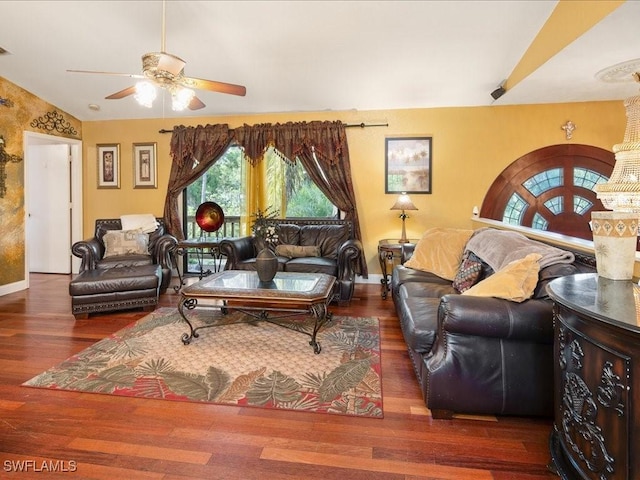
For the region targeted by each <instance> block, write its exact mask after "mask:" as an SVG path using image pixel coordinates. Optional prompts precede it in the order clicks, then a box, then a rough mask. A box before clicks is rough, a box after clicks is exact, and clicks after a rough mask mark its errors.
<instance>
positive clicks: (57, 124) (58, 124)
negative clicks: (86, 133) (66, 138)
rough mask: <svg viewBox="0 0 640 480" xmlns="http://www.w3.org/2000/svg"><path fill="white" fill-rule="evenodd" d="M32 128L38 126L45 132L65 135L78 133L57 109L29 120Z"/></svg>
mask: <svg viewBox="0 0 640 480" xmlns="http://www.w3.org/2000/svg"><path fill="white" fill-rule="evenodd" d="M30 125H31V126H32V127H33V128H39V129H40V130H44V131H46V132H54V131H55V132H58V133H63V134H66V135H78V132H77V131H76V130H75V129H74V128H73V127H72V126H71V124H70V123H69V122H67V121H66V120H65V119H64V117H63V116H62V114H61V113H58V111H57V110H54V111H52V112H47V113H45V114H44V116H42V117H40V118H37V119H35V120H32V121H31V124H30Z"/></svg>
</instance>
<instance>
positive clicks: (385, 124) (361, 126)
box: [158, 123, 389, 133]
mask: <svg viewBox="0 0 640 480" xmlns="http://www.w3.org/2000/svg"><path fill="white" fill-rule="evenodd" d="M343 125H344V128H353V127H360V128H365V127H388V126H389V124H388V123H369V124H366V123H344V124H343ZM158 133H173V129H172V130H166V129H164V128H163V129H161V130H158Z"/></svg>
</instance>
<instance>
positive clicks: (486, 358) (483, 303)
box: [391, 245, 595, 418]
mask: <svg viewBox="0 0 640 480" xmlns="http://www.w3.org/2000/svg"><path fill="white" fill-rule="evenodd" d="M414 248H415V246H414V245H407V246H405V247H404V249H403V250H404V251H403V258H402V260H401V261H402V263H404V262H405V261H406V260H408V259H409V258H410V257H411V255H412V253H413V251H414ZM573 253H574V255H575V260H574V261H573V263H563V264H555V265H549V266H546V267H544V268H542V269H541V270H540V272H539V277H538V278H539V280H538V284H537V286H536V288H535V291H534V294H533V296H532V297H531V298H530V299H528V300H525V301H523V302H521V303H517V302H513V301H509V300H505V299H501V298H493V297H479V296H467V295H461V294H459V293H458V291H457V290H456V289H455V288H454V287H453V285H452V282H451V280H446V279H443V278H440V277H438V276H437V275H435V274H433V273H429V272H425V271H420V270H415V269H411V268H408V267H406V266H403V265H399V266H396V267H395V268H394V270H393V274H392V280H391V289H392V295H393V301H394V303H395V308H396V312H397V314H398V318H399V320H400V325H401V328H402V333H403V336H404V340H405V342H406V344H407V349H408V352H409V357H410V359H411V361H412V363H413V367H414V370H415V373H416V376H417V379H418V382H419V384H420V387H421V390H422V394H423V396H424V400H425V403H426V405H427V407H428V408H429V409H430V410H431V413H432V416H433V418H451V417H452V415H453V414H454V413H455V412H459V413H470V414H494V415H518V416H545V417H551V416H553V402H554V398H553V391H554V388H553V313H552V302H551V301H550V300H549V299H548V297H547V294H546V290H545V286H546V284H547V283H548V282H549V281H551V280H552V279H554V278H557V277H559V276H564V275H570V274H574V273H581V272H593V271H595V259H594V258H593V256H589V255H586V254H584V253H578V252H573ZM493 273H494V272H493V269H492V268H491V267H489V266H488V265H487V264H486V263H485V262H482V270H481V274H480V279H479V280H482V279H483V278H486V277H488V276H490V275H492V274H493Z"/></svg>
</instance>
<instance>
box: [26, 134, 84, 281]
mask: <svg viewBox="0 0 640 480" xmlns="http://www.w3.org/2000/svg"><path fill="white" fill-rule="evenodd" d="M24 152H25V155H24V159H25V216H26V218H25V237H26V262H25V269H26V272H25V278H27V288H28V286H29V285H28V278H29V273H30V272H39V273H60V274H69V273H77V272H78V269H79V266H80V259H77V258H75V257H73V256H72V255H71V245H72V244H73V243H74V242H76V241H79V240H81V239H82V142H81V141H80V140H74V139H69V138H63V137H56V136H52V135H44V134H39V133H34V132H25V133H24Z"/></svg>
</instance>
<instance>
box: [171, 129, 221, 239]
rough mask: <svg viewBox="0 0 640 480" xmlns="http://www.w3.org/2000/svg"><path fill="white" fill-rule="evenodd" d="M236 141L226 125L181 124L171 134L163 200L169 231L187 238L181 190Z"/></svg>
mask: <svg viewBox="0 0 640 480" xmlns="http://www.w3.org/2000/svg"><path fill="white" fill-rule="evenodd" d="M232 141H233V136H232V131H231V130H229V126H228V125H226V124H219V125H206V126H202V125H199V126H197V127H185V126H182V125H181V126H178V127H174V128H173V135H172V136H171V158H172V159H173V162H172V164H171V173H170V174H169V184H168V186H167V197H166V199H165V203H164V221H165V224H166V227H167V231H168V232H169V233H170V234H171V235H173V236H175V237H176V238H178V239H179V240H183V239H184V232H183V231H182V224H181V223H180V210H179V208H178V197H179V196H180V194H181V193H182V191H183V190H184V189H185V188H186V187H187V186H188V185H189V184H190V183H192V182H193V181H194V180H196V179H197V178H198V177H200V175H202V173H203V172H204V171H205V170H207V169H208V168H209V167H210V166H211V165H213V164H214V163H215V162H216V160H218V158H220V156H221V155H222V154H223V153H224V152H225V151H226V150H227V148H229V145H230V144H231V142H232Z"/></svg>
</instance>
